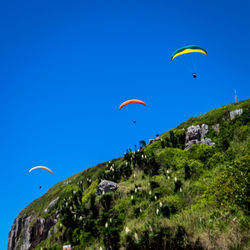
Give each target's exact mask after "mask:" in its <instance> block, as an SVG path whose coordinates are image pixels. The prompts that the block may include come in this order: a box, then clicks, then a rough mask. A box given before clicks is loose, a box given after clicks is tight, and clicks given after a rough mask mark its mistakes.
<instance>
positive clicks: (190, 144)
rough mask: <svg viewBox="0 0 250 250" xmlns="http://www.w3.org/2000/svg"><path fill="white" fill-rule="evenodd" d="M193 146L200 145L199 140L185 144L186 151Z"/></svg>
mask: <svg viewBox="0 0 250 250" xmlns="http://www.w3.org/2000/svg"><path fill="white" fill-rule="evenodd" d="M194 144H200V140H197V139H194V140H191V141H188V142H187V143H186V147H185V148H186V149H189V148H191V146H192V145H194Z"/></svg>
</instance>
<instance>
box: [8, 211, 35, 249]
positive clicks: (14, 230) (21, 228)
mask: <svg viewBox="0 0 250 250" xmlns="http://www.w3.org/2000/svg"><path fill="white" fill-rule="evenodd" d="M31 220H32V217H31V216H26V217H20V218H16V219H15V221H14V223H13V225H12V227H11V230H10V232H9V238H8V246H7V250H16V249H21V250H27V249H29V248H30V246H31V243H30V233H29V225H30V222H31ZM21 237H22V238H23V241H22V243H21V245H19V239H20V238H21Z"/></svg>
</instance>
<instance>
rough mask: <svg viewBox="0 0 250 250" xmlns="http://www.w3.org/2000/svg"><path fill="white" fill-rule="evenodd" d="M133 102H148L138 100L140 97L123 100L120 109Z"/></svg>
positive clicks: (143, 103)
mask: <svg viewBox="0 0 250 250" xmlns="http://www.w3.org/2000/svg"><path fill="white" fill-rule="evenodd" d="M131 103H139V104H142V105H144V106H146V103H145V102H144V101H141V100H138V99H131V100H127V101H125V102H123V103H122V104H121V105H120V107H119V110H121V108H123V107H124V106H126V105H128V104H131Z"/></svg>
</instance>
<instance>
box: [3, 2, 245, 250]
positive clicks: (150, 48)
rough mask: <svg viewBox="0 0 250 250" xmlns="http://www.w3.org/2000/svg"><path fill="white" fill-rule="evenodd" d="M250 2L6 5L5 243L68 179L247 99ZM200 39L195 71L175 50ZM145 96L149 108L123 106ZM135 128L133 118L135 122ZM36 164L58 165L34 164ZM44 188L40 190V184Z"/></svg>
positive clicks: (4, 63)
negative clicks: (29, 210) (24, 213)
mask: <svg viewBox="0 0 250 250" xmlns="http://www.w3.org/2000/svg"><path fill="white" fill-rule="evenodd" d="M249 9H250V3H249V1H247V0H246V1H240V2H236V1H228V0H227V1H166V0H161V1H156V0H154V1H153V0H151V1H148V0H143V1H135V0H133V1H130V0H126V1H117V0H115V1H109V0H106V1H103V0H99V1H95V0H91V1H62V0H60V1H51V0H50V1H48V0H42V1H41V0H36V1H25V0H24V1H14V0H13V1H5V2H4V1H1V2H0V32H1V39H0V45H1V54H0V112H1V113H0V164H1V182H0V190H1V191H0V192H1V198H2V205H1V208H0V221H1V227H0V249H5V248H6V245H7V237H8V232H9V230H10V227H11V225H12V223H13V221H14V219H15V217H16V216H17V215H18V213H19V212H20V211H21V210H22V209H23V208H24V207H26V206H27V205H28V204H29V203H30V202H32V201H33V200H34V199H36V198H38V197H40V196H41V195H42V194H44V193H45V192H46V191H47V189H49V188H50V187H52V186H53V185H54V184H56V183H57V182H59V181H62V180H64V179H66V178H68V177H69V176H71V175H73V174H75V173H78V172H80V171H82V170H84V169H85V168H87V167H90V166H94V165H96V164H97V163H100V162H103V161H107V160H110V159H112V158H116V157H118V156H121V155H123V153H124V152H125V150H126V149H127V148H129V147H131V148H133V145H134V144H138V142H139V141H140V140H143V139H144V140H146V141H148V139H149V138H154V137H155V135H156V134H157V133H163V132H165V131H167V130H169V129H171V128H173V127H176V126H177V125H178V124H180V123H181V122H183V121H185V120H187V119H188V118H189V117H190V116H197V115H200V114H203V113H205V112H207V111H209V110H211V109H213V108H217V107H220V106H222V105H224V104H228V103H231V102H233V101H234V88H237V91H238V98H239V100H244V99H247V98H249V90H250V84H249V82H250V72H249V69H250V64H249V58H250V50H249V44H250V33H249V27H250V16H249ZM189 44H197V45H200V46H202V47H204V48H206V49H207V51H208V55H207V56H203V55H202V56H201V57H200V65H199V70H198V72H197V73H198V78H197V79H193V78H192V75H191V72H189V71H188V70H187V69H186V67H184V66H183V65H182V64H181V63H179V62H178V61H177V60H176V62H173V63H171V62H170V56H171V54H172V52H173V51H175V50H176V49H178V48H179V47H181V46H184V45H189ZM131 98H138V99H142V100H144V101H145V102H146V103H147V106H146V107H144V106H142V105H133V107H132V105H130V106H129V107H128V106H127V107H126V108H124V109H123V110H121V111H120V112H119V111H118V107H119V105H120V103H121V102H123V101H125V100H127V99H131ZM134 119H136V120H137V124H136V125H134V124H133V122H132V121H133V120H134ZM36 165H45V166H47V167H49V168H51V169H52V170H53V171H54V173H55V175H54V176H52V175H50V174H49V173H47V172H46V171H34V172H33V173H32V174H29V173H28V170H29V169H30V168H32V167H33V166H36ZM40 185H41V186H42V189H41V190H39V186H40Z"/></svg>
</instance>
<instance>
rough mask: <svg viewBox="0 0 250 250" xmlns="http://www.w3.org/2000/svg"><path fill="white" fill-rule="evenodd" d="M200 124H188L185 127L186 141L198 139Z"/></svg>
mask: <svg viewBox="0 0 250 250" xmlns="http://www.w3.org/2000/svg"><path fill="white" fill-rule="evenodd" d="M200 129H201V128H200V125H196V126H193V125H192V126H190V127H188V128H187V132H186V142H188V141H191V140H195V139H197V140H200V137H201V135H200Z"/></svg>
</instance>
